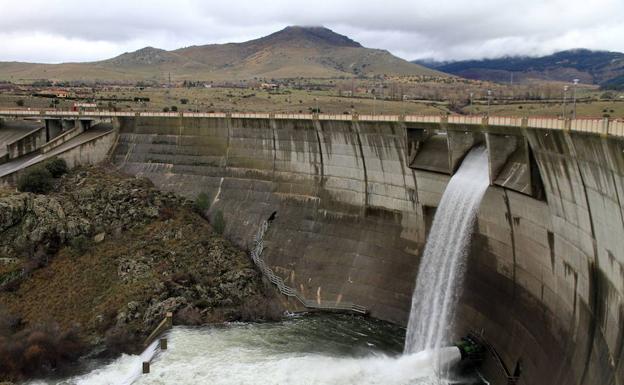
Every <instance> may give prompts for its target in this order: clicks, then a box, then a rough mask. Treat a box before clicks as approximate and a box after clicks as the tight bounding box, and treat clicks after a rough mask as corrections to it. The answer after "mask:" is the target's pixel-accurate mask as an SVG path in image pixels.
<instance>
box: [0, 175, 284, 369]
mask: <svg viewBox="0 0 624 385" xmlns="http://www.w3.org/2000/svg"><path fill="white" fill-rule="evenodd" d="M56 183H57V185H56V186H55V188H54V191H53V192H51V193H50V194H48V195H37V194H31V193H10V194H5V195H4V196H0V253H1V254H2V257H4V258H3V259H2V261H0V303H2V304H4V305H5V306H6V308H7V310H8V312H10V313H12V314H17V315H19V316H20V317H22V320H23V324H22V327H24V326H27V325H33V324H37V323H41V322H54V323H58V324H60V325H61V327H65V328H70V327H74V326H76V325H78V326H79V327H80V330H81V334H82V337H84V338H85V339H86V340H87V341H88V342H90V343H91V344H100V343H108V344H109V345H110V344H124V346H123V348H121V349H116V347H114V346H110V348H111V350H112V351H127V350H133V349H135V348H138V347H140V344H138V342H140V341H141V338H142V337H144V336H145V335H147V334H149V332H151V330H152V329H153V327H154V326H155V325H156V324H157V323H158V322H160V321H161V320H162V318H163V317H164V315H165V313H166V312H170V311H171V312H174V313H175V316H174V319H175V322H176V323H181V324H185V323H186V324H199V323H205V322H220V321H228V320H229V321H232V320H242V319H245V320H248V319H260V318H263V319H266V318H274V317H278V316H280V314H281V310H280V308H279V307H276V306H273V305H272V303H273V302H272V300H271V299H270V298H272V296H271V295H270V294H267V293H266V292H265V287H264V285H263V284H262V279H261V276H260V274H259V273H258V272H257V271H256V270H255V269H254V267H253V264H252V263H251V261H250V259H249V258H248V256H247V255H246V253H245V252H244V251H242V250H240V249H238V248H236V247H234V246H233V245H231V244H230V243H229V242H228V241H226V240H224V239H223V238H222V237H221V236H220V235H218V234H216V233H215V232H214V231H213V230H212V228H211V227H210V225H209V224H208V222H207V221H206V220H205V219H204V218H202V217H201V216H200V215H199V214H197V213H196V212H195V211H194V209H193V207H192V206H191V202H190V201H188V200H186V199H185V198H181V197H179V196H177V195H175V194H173V193H163V192H160V191H158V190H157V189H155V188H154V187H153V185H152V183H151V182H149V181H148V180H147V179H142V178H129V177H126V176H124V175H122V174H119V173H117V172H115V171H111V170H106V169H103V168H98V167H90V168H82V169H78V170H75V171H74V172H71V173H70V174H68V175H65V176H64V177H62V178H60V179H59V180H58V182H56ZM128 342H131V343H130V344H128ZM1 378H2V376H1V375H0V379H1Z"/></svg>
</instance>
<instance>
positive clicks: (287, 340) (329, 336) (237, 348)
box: [45, 316, 460, 385]
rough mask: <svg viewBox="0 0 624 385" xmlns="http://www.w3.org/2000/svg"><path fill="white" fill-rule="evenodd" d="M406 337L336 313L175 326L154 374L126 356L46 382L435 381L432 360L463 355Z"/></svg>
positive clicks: (383, 384)
mask: <svg viewBox="0 0 624 385" xmlns="http://www.w3.org/2000/svg"><path fill="white" fill-rule="evenodd" d="M402 339H403V333H402V331H401V330H400V329H399V328H396V327H392V326H391V325H387V324H383V323H378V322H376V321H374V320H368V319H364V318H349V317H335V316H322V317H304V318H296V319H290V320H286V321H283V322H279V323H270V324H229V325H226V326H220V327H202V328H185V327H174V328H173V330H172V331H171V332H170V333H169V335H168V346H169V348H168V350H166V351H164V352H162V353H161V354H158V355H157V356H156V357H155V358H154V360H153V361H152V365H151V372H150V373H149V374H145V375H141V374H139V372H140V368H141V362H142V361H143V360H144V358H141V357H138V356H123V357H121V358H119V359H117V360H115V361H113V362H111V363H110V364H108V365H104V366H101V367H99V368H98V369H96V370H94V371H92V372H90V373H88V374H86V375H82V376H76V377H73V378H70V379H65V380H61V381H58V380H57V381H54V380H52V381H50V380H48V381H47V382H45V384H63V385H75V384H89V385H118V384H129V383H132V384H135V385H147V384H149V385H165V384H166V385H169V384H171V385H178V384H184V385H200V384H201V385H204V384H211V385H234V384H235V385H260V384H261V385H434V384H436V385H437V384H438V382H437V380H436V377H435V373H434V362H444V363H447V364H449V365H450V364H452V363H453V362H456V361H458V360H459V359H460V353H459V350H458V349H457V348H455V347H452V348H445V349H442V350H440V351H436V352H432V351H424V352H419V353H416V354H405V355H400V350H401V341H402ZM128 381H130V382H128ZM132 381H133V382H132Z"/></svg>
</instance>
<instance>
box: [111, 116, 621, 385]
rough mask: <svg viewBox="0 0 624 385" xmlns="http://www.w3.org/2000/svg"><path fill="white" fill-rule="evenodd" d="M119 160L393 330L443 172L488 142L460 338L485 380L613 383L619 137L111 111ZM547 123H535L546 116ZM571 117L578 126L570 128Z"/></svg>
mask: <svg viewBox="0 0 624 385" xmlns="http://www.w3.org/2000/svg"><path fill="white" fill-rule="evenodd" d="M117 122H118V125H119V138H118V143H117V145H116V148H115V152H114V162H115V164H116V165H117V166H118V167H120V168H121V169H123V170H125V171H126V172H129V173H132V174H135V175H141V176H146V177H148V178H150V179H151V180H153V181H154V183H155V184H156V185H158V186H159V187H161V188H163V189H166V190H170V191H175V192H178V193H181V194H183V195H186V196H188V197H189V198H195V197H196V196H197V195H198V194H199V193H202V192H205V193H207V194H208V195H209V196H210V198H211V199H212V205H211V208H210V213H211V214H213V213H215V212H216V211H217V210H221V211H222V212H223V214H224V217H225V220H226V224H227V225H226V235H227V236H228V237H229V238H231V239H232V240H234V241H235V242H236V243H238V244H239V245H241V246H243V247H245V246H249V244H248V242H249V241H250V240H251V239H252V237H253V234H254V233H255V231H256V230H257V228H258V226H259V224H260V223H261V222H262V221H263V220H265V219H267V218H268V217H269V216H270V215H271V214H272V213H273V212H277V217H276V219H275V220H274V222H273V224H272V225H271V227H270V228H269V230H268V232H267V234H266V236H265V250H264V252H263V258H264V260H265V261H266V263H267V264H268V265H270V267H271V269H272V270H273V271H274V272H275V273H277V274H279V275H280V276H281V277H282V278H283V279H284V280H285V281H286V282H287V283H288V284H289V285H290V286H291V287H293V288H296V289H297V290H299V292H300V293H302V294H303V295H304V296H305V297H306V298H307V299H311V300H317V301H319V302H321V301H348V302H351V303H355V304H357V305H361V306H364V307H366V308H367V309H368V310H369V311H370V314H371V315H372V316H374V317H377V318H381V319H385V320H389V321H392V322H395V323H399V324H405V323H406V321H407V317H408V314H409V310H410V305H411V295H412V291H413V288H414V282H415V278H416V274H417V270H418V263H419V260H420V255H421V252H422V251H423V248H424V244H425V240H426V235H427V232H428V229H429V228H430V227H431V222H432V220H433V216H434V215H435V210H436V207H437V205H438V204H439V201H440V198H441V196H442V193H443V191H444V189H445V187H446V184H447V183H448V181H449V179H450V175H452V173H453V172H454V170H456V169H457V167H458V165H459V164H461V160H462V159H463V156H465V153H466V152H467V151H468V150H469V149H470V147H471V146H473V145H477V144H482V145H487V146H488V150H489V153H490V178H491V186H490V188H489V189H488V191H487V193H486V195H485V198H484V200H483V202H482V204H481V208H480V211H479V216H478V224H477V229H476V233H475V236H474V241H473V244H472V251H471V253H470V255H469V263H468V271H467V273H466V278H465V290H464V293H463V295H462V297H461V299H460V306H459V309H458V321H457V324H456V325H455V329H456V334H457V336H460V335H464V334H466V333H467V332H469V331H476V332H478V333H480V334H481V335H482V336H483V337H484V338H485V339H486V340H487V341H488V342H489V343H490V344H491V345H492V347H493V348H494V349H495V350H496V352H497V354H498V356H499V358H500V360H498V361H496V360H495V362H493V363H489V364H488V365H486V367H485V368H484V370H485V371H486V372H487V373H486V374H488V377H489V378H490V379H491V382H492V383H493V384H504V383H506V381H507V379H506V378H505V375H502V374H501V373H503V372H504V373H507V375H509V376H511V375H513V374H519V380H518V383H519V384H531V385H534V384H588V385H589V384H613V385H621V384H623V383H624V326H623V325H624V247H623V246H624V221H623V218H624V211H623V208H622V204H621V199H622V198H624V179H623V177H624V155H623V151H624V141H623V140H622V138H621V137H619V136H616V135H611V134H610V133H609V131H608V130H605V131H604V132H601V133H585V132H580V130H574V129H570V127H569V125H568V126H566V123H565V122H564V123H562V125H561V127H559V126H557V127H547V128H543V127H540V125H541V123H539V122H538V121H534V122H531V121H529V122H528V124H527V122H526V121H525V122H524V123H523V124H520V122H518V125H517V126H516V125H514V124H515V123H513V122H512V123H513V124H501V125H496V124H491V125H489V124H483V122H481V121H480V118H479V120H476V121H475V122H474V124H466V122H463V123H457V124H455V123H453V122H452V120H450V119H449V121H447V122H443V123H439V122H435V121H432V122H411V121H397V120H392V121H365V120H361V119H360V120H358V119H352V118H351V117H350V116H349V117H345V118H341V117H336V118H333V119H288V118H280V119H276V118H269V117H267V118H236V117H230V116H226V117H211V118H206V117H195V118H194V117H181V116H178V117H119V118H117ZM544 126H546V124H544ZM572 128H574V127H572Z"/></svg>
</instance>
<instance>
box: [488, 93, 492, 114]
mask: <svg viewBox="0 0 624 385" xmlns="http://www.w3.org/2000/svg"><path fill="white" fill-rule="evenodd" d="M491 99H492V90H487V102H488V105H487V116H490V100H491Z"/></svg>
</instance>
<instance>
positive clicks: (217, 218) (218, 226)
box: [212, 210, 225, 234]
mask: <svg viewBox="0 0 624 385" xmlns="http://www.w3.org/2000/svg"><path fill="white" fill-rule="evenodd" d="M212 228H213V229H214V231H215V232H216V233H217V234H223V231H225V219H224V218H223V211H221V210H217V212H216V213H215V214H214V218H213V220H212Z"/></svg>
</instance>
